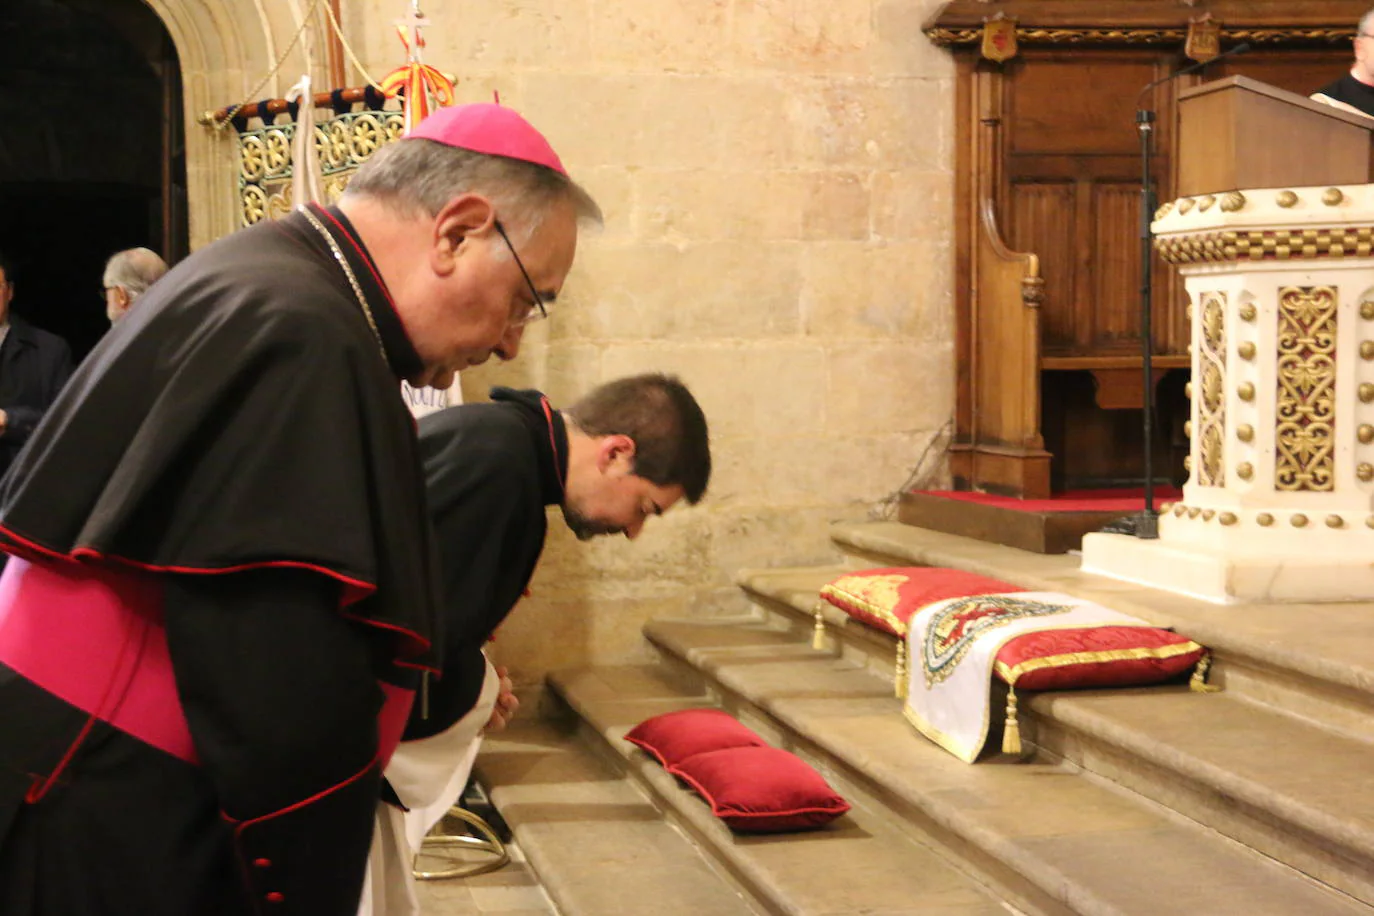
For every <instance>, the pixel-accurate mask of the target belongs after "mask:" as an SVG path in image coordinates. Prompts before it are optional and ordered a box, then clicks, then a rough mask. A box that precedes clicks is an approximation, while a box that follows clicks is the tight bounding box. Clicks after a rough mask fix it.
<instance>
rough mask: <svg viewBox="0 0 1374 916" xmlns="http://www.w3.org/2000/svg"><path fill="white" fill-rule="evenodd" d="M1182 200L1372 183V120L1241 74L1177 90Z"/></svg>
mask: <svg viewBox="0 0 1374 916" xmlns="http://www.w3.org/2000/svg"><path fill="white" fill-rule="evenodd" d="M1178 122H1179V123H1178V127H1179V130H1178V134H1179V136H1178V187H1177V189H1176V191H1175V193H1176V195H1177V196H1178V197H1194V196H1197V195H1199V194H1217V193H1221V192H1223V191H1235V190H1239V189H1242V188H1277V187H1305V186H1307V187H1310V186H1313V185H1337V184H1367V183H1368V182H1369V178H1370V131H1371V130H1374V118H1366V117H1364V116H1363V115H1359V114H1352V113H1351V112H1347V111H1342V110H1341V109H1339V108H1335V107H1333V106H1331V105H1325V104H1323V103H1321V102H1316V101H1313V100H1312V99H1309V98H1306V97H1305V96H1301V95H1297V94H1296V93H1292V92H1288V91H1286V90H1283V89H1279V88H1278V87H1276V86H1270V85H1269V84H1268V83H1261V82H1260V81H1259V80H1253V79H1250V78H1248V77H1244V76H1230V77H1227V78H1226V79H1220V80H1215V81H1213V82H1210V83H1203V84H1202V85H1201V86H1196V87H1194V88H1192V89H1188V90H1185V91H1183V92H1180V93H1179V94H1178Z"/></svg>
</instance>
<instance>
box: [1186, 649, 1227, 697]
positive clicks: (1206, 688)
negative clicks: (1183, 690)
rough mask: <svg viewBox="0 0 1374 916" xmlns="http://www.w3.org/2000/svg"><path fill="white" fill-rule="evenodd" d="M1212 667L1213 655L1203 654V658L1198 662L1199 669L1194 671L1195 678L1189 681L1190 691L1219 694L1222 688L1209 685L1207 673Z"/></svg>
mask: <svg viewBox="0 0 1374 916" xmlns="http://www.w3.org/2000/svg"><path fill="white" fill-rule="evenodd" d="M1211 667H1212V654H1211V653H1210V652H1203V653H1202V658H1199V659H1198V660H1197V667H1196V668H1194V669H1193V676H1192V678H1191V679H1190V680H1189V681H1188V689H1189V690H1191V691H1193V692H1194V693H1219V692H1220V691H1221V688H1220V687H1216V686H1213V685H1212V684H1209V683H1207V671H1208V669H1209V668H1211Z"/></svg>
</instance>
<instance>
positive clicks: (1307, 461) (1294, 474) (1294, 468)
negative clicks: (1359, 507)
mask: <svg viewBox="0 0 1374 916" xmlns="http://www.w3.org/2000/svg"><path fill="white" fill-rule="evenodd" d="M1336 305H1337V296H1336V289H1335V288H1334V287H1331V286H1288V287H1283V288H1282V289H1281V290H1280V291H1279V310H1278V311H1279V315H1278V318H1279V326H1278V355H1279V359H1278V390H1277V402H1276V409H1275V426H1274V486H1275V487H1276V488H1278V489H1280V490H1288V491H1329V490H1333V489H1335V473H1334V471H1335V436H1334V434H1335V422H1336V419H1335V418H1336Z"/></svg>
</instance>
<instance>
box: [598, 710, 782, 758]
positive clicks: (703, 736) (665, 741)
mask: <svg viewBox="0 0 1374 916" xmlns="http://www.w3.org/2000/svg"><path fill="white" fill-rule="evenodd" d="M625 740H626V741H628V742H630V743H631V744H635V745H638V746H639V747H642V748H643V749H644V750H646V751H648V752H649V753H650V754H652V755H653V756H654V757H656V758H658V762H659V763H661V764H662V765H663V766H665V767H668V768H672V766H673V764H675V763H677V762H678V761H680V760H686V759H687V758H688V757H691V756H694V755H696V754H704V753H705V752H707V751H719V750H723V749H725V748H731V747H765V746H766V745H767V742H766V741H764V740H763V739H762V738H760V737H759V736H758V735H756V734H754V733H753V732H752V731H751V730H750V729H749V728H748V727H746V726H744V725H742V724H740V722H739V721H738V720H737V719H735V717H734V716H731V715H730V714H729V713H727V712H723V711H721V710H719V709H681V710H678V711H677V712H665V713H664V714H663V715H661V716H654V717H653V718H650V719H645V720H644V721H643V722H641V723H639V724H638V725H636V726H635V727H634V728H632V729H631V730H630V731H629V733H627V734H626V735H625Z"/></svg>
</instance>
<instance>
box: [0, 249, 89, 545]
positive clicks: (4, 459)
mask: <svg viewBox="0 0 1374 916" xmlns="http://www.w3.org/2000/svg"><path fill="white" fill-rule="evenodd" d="M13 278H14V272H13V270H12V268H11V265H10V264H9V262H8V261H6V260H5V259H4V257H3V256H0V475H3V473H4V472H5V471H7V470H9V466H10V464H11V463H12V462H13V461H14V458H15V456H16V455H18V454H19V450H20V449H22V448H23V447H24V443H25V442H27V441H29V436H30V435H31V434H32V433H33V431H34V429H35V428H36V427H37V426H38V421H40V420H42V419H43V414H44V412H46V411H47V409H48V407H49V406H50V405H51V404H52V402H53V401H54V400H55V399H56V398H57V393H58V392H59V391H61V390H62V386H63V385H65V384H66V383H67V377H68V376H69V375H71V374H72V351H71V348H70V347H68V346H67V342H66V341H65V340H63V339H62V338H61V337H58V336H57V335H56V334H49V333H48V332H47V331H44V330H41V329H39V328H36V327H34V326H33V325H31V324H29V323H28V322H27V321H25V320H24V319H22V318H20V317H18V316H16V315H12V314H11V313H10V301H11V300H12V299H14V279H13ZM0 565H3V564H0Z"/></svg>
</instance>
